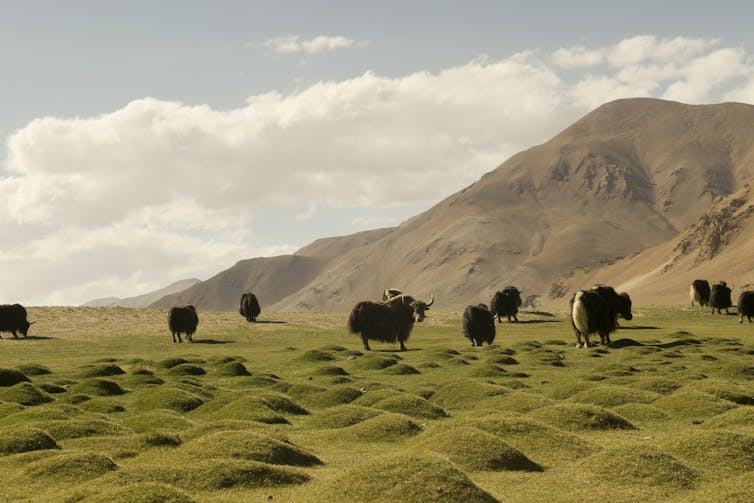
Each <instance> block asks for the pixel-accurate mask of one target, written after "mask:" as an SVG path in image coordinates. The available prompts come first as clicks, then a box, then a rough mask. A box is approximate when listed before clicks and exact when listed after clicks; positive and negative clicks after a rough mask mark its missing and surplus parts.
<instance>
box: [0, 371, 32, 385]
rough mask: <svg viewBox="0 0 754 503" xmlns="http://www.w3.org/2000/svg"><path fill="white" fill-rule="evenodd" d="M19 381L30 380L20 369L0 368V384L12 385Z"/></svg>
mask: <svg viewBox="0 0 754 503" xmlns="http://www.w3.org/2000/svg"><path fill="white" fill-rule="evenodd" d="M20 382H31V379H29V378H28V377H26V375H24V373H23V372H21V371H20V370H16V369H6V368H0V386H14V385H16V384H18V383H20Z"/></svg>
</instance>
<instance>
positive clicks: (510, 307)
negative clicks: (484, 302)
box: [490, 286, 522, 323]
mask: <svg viewBox="0 0 754 503" xmlns="http://www.w3.org/2000/svg"><path fill="white" fill-rule="evenodd" d="M521 292H522V290H519V289H518V288H516V287H515V286H506V287H505V288H503V289H502V290H501V291H499V292H496V293H495V295H494V296H493V297H492V301H491V302H490V311H491V312H492V316H493V317H495V316H497V322H498V323H502V321H503V320H502V316H505V317H507V318H508V321H509V322H510V321H511V316H512V317H513V319H514V320H515V321H518V317H517V316H516V315H517V314H518V308H519V307H521Z"/></svg>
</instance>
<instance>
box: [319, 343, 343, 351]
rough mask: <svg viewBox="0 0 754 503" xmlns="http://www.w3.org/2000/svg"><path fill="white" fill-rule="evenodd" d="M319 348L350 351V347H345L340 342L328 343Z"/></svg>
mask: <svg viewBox="0 0 754 503" xmlns="http://www.w3.org/2000/svg"><path fill="white" fill-rule="evenodd" d="M319 349H320V350H322V351H336V352H338V353H339V352H341V351H348V348H344V347H343V346H340V345H338V344H327V345H326V346H322V347H321V348H319Z"/></svg>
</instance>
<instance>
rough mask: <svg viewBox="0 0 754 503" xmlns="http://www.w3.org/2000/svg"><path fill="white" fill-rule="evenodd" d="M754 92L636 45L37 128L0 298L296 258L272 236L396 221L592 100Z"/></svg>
mask: <svg viewBox="0 0 754 503" xmlns="http://www.w3.org/2000/svg"><path fill="white" fill-rule="evenodd" d="M296 43H297V44H299V45H300V46H301V44H302V42H298V41H296ZM556 54H557V56H556ZM595 55H599V57H597V56H595ZM753 80H754V72H753V71H752V63H751V58H750V56H749V55H748V54H747V53H746V52H745V51H744V50H743V49H740V48H726V47H720V46H719V43H718V42H717V41H710V40H694V39H684V38H674V39H659V40H658V39H656V38H654V37H634V38H631V39H626V40H624V41H620V42H618V43H616V44H615V45H612V46H606V47H595V48H588V47H585V46H577V47H573V48H563V49H560V50H559V51H556V52H555V53H553V54H544V53H542V52H541V51H538V50H532V51H525V52H522V53H519V54H514V55H512V56H509V57H506V58H502V59H494V58H491V57H479V58H476V59H474V60H472V61H470V62H469V63H466V64H463V65H459V66H455V67H450V68H447V69H445V70H442V71H439V72H436V73H430V72H422V71H420V72H415V73H411V74H408V75H404V76H400V77H385V76H381V75H378V74H376V73H374V72H365V73H363V74H362V75H359V76H356V77H354V78H351V79H348V80H343V81H337V82H335V81H323V82H319V83H317V84H314V85H312V86H310V87H307V88H304V89H302V90H299V91H296V92H292V93H290V94H281V93H278V92H268V93H263V94H258V95H254V96H250V97H249V98H248V99H247V101H246V103H244V104H243V105H242V106H240V107H238V108H235V109H230V110H216V109H213V108H211V107H208V106H189V105H185V104H182V103H179V102H170V101H163V100H157V99H153V98H144V99H139V100H135V101H132V102H131V103H129V104H127V105H126V106H125V107H123V108H121V109H118V110H114V111H112V112H110V113H106V114H102V115H99V116H95V117H80V118H79V117H74V118H65V117H44V118H39V119H37V120H34V121H32V122H31V123H29V124H28V125H26V126H25V127H23V128H21V129H19V130H17V131H16V132H15V133H14V134H12V135H11V136H10V137H9V138H8V140H7V150H8V159H7V163H6V166H5V172H6V173H7V174H8V175H7V176H4V177H2V176H0V193H1V194H3V198H2V199H0V233H1V234H2V235H3V236H5V237H6V238H5V240H4V246H3V248H2V249H0V268H2V270H3V271H5V272H4V277H3V281H2V282H1V283H0V298H3V299H7V300H6V301H8V302H10V301H17V300H18V301H25V302H31V303H79V302H84V301H86V300H89V299H91V298H95V297H103V296H109V295H117V296H128V295H135V294H139V293H143V292H145V291H148V290H151V289H155V288H159V287H162V286H165V285H167V284H169V283H171V282H173V281H175V280H177V279H182V278H185V277H192V276H198V277H202V278H206V277H208V276H210V275H211V274H213V273H216V272H219V271H220V270H222V269H224V268H226V267H228V266H230V265H232V264H233V263H234V262H235V261H237V260H240V259H243V258H249V257H253V256H262V255H270V254H277V253H287V252H290V251H293V250H294V249H295V248H296V247H297V246H299V245H302V244H305V243H301V242H298V240H297V238H296V235H295V232H292V231H286V229H296V228H300V226H301V225H302V222H306V221H312V222H315V221H318V218H321V215H324V214H327V212H337V213H338V214H341V215H342V214H348V213H353V214H354V215H356V214H358V215H359V216H358V218H353V219H346V220H345V221H346V222H348V223H347V224H346V226H345V227H344V228H343V232H350V231H355V230H360V229H358V228H354V227H353V226H360V225H363V226H368V225H370V222H371V223H374V222H376V220H370V219H369V211H373V212H374V215H378V216H379V215H381V214H382V215H388V214H387V213H380V212H383V211H385V210H386V209H389V211H390V213H389V220H386V221H385V222H388V221H389V222H396V221H399V220H401V219H404V218H407V217H410V216H411V215H410V214H402V213H401V211H402V210H401V209H402V208H403V209H404V210H403V211H408V209H409V208H411V209H414V208H416V207H418V206H422V207H426V206H428V205H430V204H432V203H434V202H436V201H438V200H440V199H442V198H443V197H445V196H447V195H449V194H451V193H453V192H455V191H457V190H460V189H461V188H463V187H464V186H466V185H468V184H470V183H471V182H473V181H475V180H476V179H477V178H478V177H479V176H480V175H482V174H483V173H484V172H486V171H489V170H490V169H493V168H494V167H495V166H496V165H498V164H499V163H500V162H502V161H503V160H505V159H506V158H507V157H509V156H510V155H512V154H514V153H516V152H518V151H520V150H522V149H524V148H528V147H530V146H532V145H534V144H537V143H541V142H543V141H545V140H546V139H547V138H549V137H551V136H552V135H554V134H555V133H557V132H558V131H559V130H561V129H562V128H564V127H565V126H567V125H569V124H570V123H571V122H573V121H574V120H576V119H578V118H579V117H580V116H581V115H583V114H584V113H586V112H588V111H589V110H590V109H592V108H593V107H595V106H597V105H600V104H601V103H603V102H606V101H609V100H613V99H616V98H621V97H629V96H657V97H668V98H672V99H681V100H683V101H688V102H692V103H701V102H709V101H716V100H719V99H721V98H723V97H726V98H728V99H731V97H735V98H737V99H741V100H749V101H750V100H752V99H753V98H754V84H752V81H753ZM374 218H378V217H374ZM8 236H12V238H11V239H9V238H8Z"/></svg>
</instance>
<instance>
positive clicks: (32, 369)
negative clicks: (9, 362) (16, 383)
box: [16, 363, 52, 376]
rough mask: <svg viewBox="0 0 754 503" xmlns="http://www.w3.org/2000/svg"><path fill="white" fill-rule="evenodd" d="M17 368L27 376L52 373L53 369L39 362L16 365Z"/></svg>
mask: <svg viewBox="0 0 754 503" xmlns="http://www.w3.org/2000/svg"><path fill="white" fill-rule="evenodd" d="M16 368H17V369H18V370H20V371H21V372H23V373H24V374H26V375H27V376H41V375H45V374H52V370H50V369H49V368H47V367H45V366H44V365H41V364H39V363H23V364H21V365H16Z"/></svg>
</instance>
